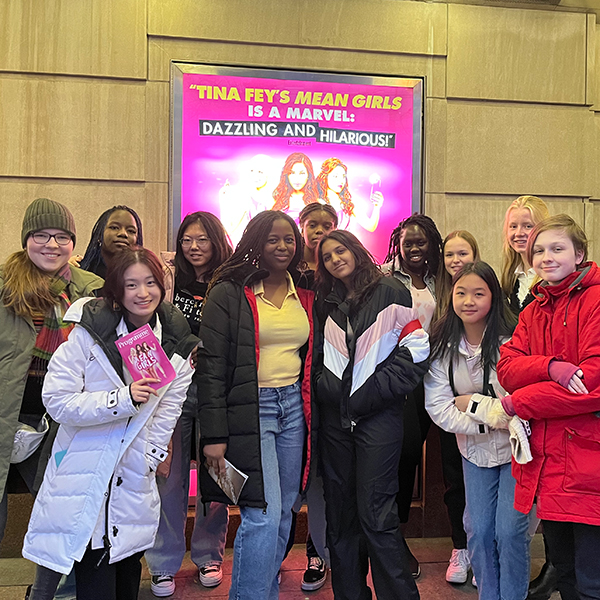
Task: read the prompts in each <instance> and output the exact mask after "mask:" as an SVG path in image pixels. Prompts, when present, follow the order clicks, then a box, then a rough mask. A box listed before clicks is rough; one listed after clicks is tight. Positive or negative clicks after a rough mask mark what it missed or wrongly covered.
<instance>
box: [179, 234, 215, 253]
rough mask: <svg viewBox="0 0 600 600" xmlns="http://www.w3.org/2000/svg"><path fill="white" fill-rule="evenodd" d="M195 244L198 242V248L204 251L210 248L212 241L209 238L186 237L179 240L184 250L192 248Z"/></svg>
mask: <svg viewBox="0 0 600 600" xmlns="http://www.w3.org/2000/svg"><path fill="white" fill-rule="evenodd" d="M194 242H196V245H197V246H198V248H202V249H203V250H204V249H206V248H208V246H209V244H210V240H209V239H208V238H207V237H200V238H192V237H188V236H185V237H182V238H181V239H180V240H179V243H180V244H181V247H182V248H191V247H192V246H193V244H194Z"/></svg>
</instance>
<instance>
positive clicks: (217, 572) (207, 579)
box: [198, 563, 223, 588]
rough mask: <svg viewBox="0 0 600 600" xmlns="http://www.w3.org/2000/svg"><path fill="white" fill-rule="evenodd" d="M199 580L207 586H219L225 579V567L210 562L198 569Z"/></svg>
mask: <svg viewBox="0 0 600 600" xmlns="http://www.w3.org/2000/svg"><path fill="white" fill-rule="evenodd" d="M198 580H199V581H200V583H201V584H202V585H203V586H204V587H207V588H212V587H217V586H218V585H219V584H220V583H221V581H223V569H222V568H221V565H220V564H218V563H208V564H207V565H202V566H201V567H200V568H199V569H198Z"/></svg>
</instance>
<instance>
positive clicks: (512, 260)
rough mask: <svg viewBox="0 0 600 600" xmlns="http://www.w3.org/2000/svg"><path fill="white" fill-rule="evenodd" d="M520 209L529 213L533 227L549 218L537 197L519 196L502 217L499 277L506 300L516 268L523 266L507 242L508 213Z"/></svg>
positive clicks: (514, 280) (511, 289)
mask: <svg viewBox="0 0 600 600" xmlns="http://www.w3.org/2000/svg"><path fill="white" fill-rule="evenodd" d="M521 208H526V209H527V210H528V211H529V212H530V213H531V220H532V221H533V224H534V225H537V224H538V223H540V222H541V221H543V220H544V219H547V218H548V217H549V216H550V213H549V212H548V206H547V204H546V203H545V202H544V201H543V200H542V199H541V198H538V197H537V196H519V197H518V198H517V199H516V200H514V201H513V202H512V204H511V205H510V206H509V207H508V210H507V211H506V215H505V217H504V225H503V227H502V271H501V275H500V284H501V286H502V290H503V291H504V293H505V294H506V296H507V298H510V296H511V294H512V292H513V288H514V287H515V283H516V281H517V276H516V275H515V271H516V269H517V267H519V266H521V267H524V266H525V265H524V264H523V259H522V258H521V255H520V254H519V253H518V252H516V251H515V250H514V249H513V248H512V247H511V245H510V244H509V242H508V221H509V217H510V213H511V211H513V210H519V209H521ZM530 237H531V236H530Z"/></svg>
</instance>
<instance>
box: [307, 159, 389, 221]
mask: <svg viewBox="0 0 600 600" xmlns="http://www.w3.org/2000/svg"><path fill="white" fill-rule="evenodd" d="M369 182H370V183H371V194H370V197H369V201H370V204H371V212H370V214H368V212H367V211H368V206H367V203H366V202H365V201H364V200H362V199H357V198H355V199H353V198H352V194H351V193H350V189H349V187H348V167H347V166H346V165H345V164H344V163H343V162H342V161H341V160H340V159H339V158H328V159H327V160H325V161H324V162H323V164H322V165H321V172H320V173H319V175H318V176H317V185H318V187H319V202H323V203H324V204H331V206H333V208H335V211H336V212H337V215H338V220H339V226H338V228H339V229H348V226H349V225H350V224H351V223H352V222H356V223H357V224H358V225H360V226H361V227H362V228H363V229H366V230H367V231H375V230H376V229H377V225H378V224H379V216H380V214H381V205H382V204H383V194H382V193H381V192H380V191H374V190H373V188H374V186H375V185H379V184H380V183H381V180H380V178H379V176H378V175H376V174H373V175H371V177H370V178H369Z"/></svg>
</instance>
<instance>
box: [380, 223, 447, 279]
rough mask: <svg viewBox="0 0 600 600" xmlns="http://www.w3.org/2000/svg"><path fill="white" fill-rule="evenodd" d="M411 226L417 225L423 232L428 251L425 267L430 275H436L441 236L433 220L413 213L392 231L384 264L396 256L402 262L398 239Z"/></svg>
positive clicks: (440, 253) (439, 257) (440, 252)
mask: <svg viewBox="0 0 600 600" xmlns="http://www.w3.org/2000/svg"><path fill="white" fill-rule="evenodd" d="M411 225H417V226H418V227H420V228H421V229H422V230H423V233H424V234H425V237H426V238H427V241H428V242H429V249H428V250H427V256H426V262H427V267H428V269H429V272H430V273H431V274H432V275H436V274H437V272H438V268H439V265H440V259H441V256H442V236H441V235H440V232H439V230H438V228H437V226H436V224H435V222H434V220H433V219H432V218H431V217H428V216H427V215H423V214H421V213H414V214H413V215H411V216H410V217H408V218H406V219H404V221H400V223H398V227H396V229H394V231H392V235H391V236H390V245H389V247H388V253H387V256H386V257H385V262H390V261H393V260H394V259H395V258H396V257H397V256H399V257H400V261H402V254H401V251H400V237H401V236H402V232H403V231H404V230H405V229H406V228H407V227H410V226H411Z"/></svg>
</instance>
